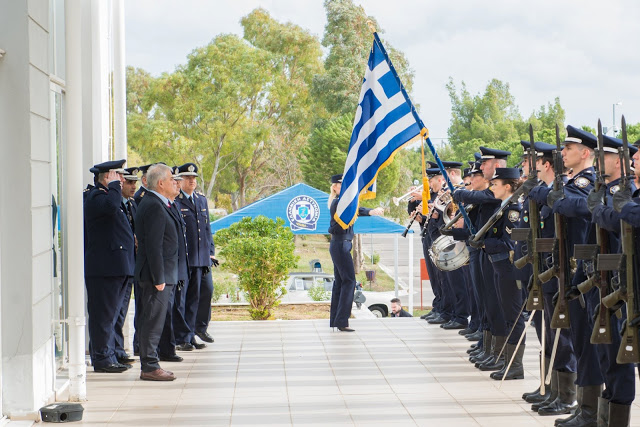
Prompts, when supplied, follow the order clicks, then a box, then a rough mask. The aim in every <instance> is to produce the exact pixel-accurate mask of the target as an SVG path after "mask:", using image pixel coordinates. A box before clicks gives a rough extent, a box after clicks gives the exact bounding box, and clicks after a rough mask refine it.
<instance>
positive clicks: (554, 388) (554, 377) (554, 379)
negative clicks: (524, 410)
mask: <svg viewBox="0 0 640 427" xmlns="http://www.w3.org/2000/svg"><path fill="white" fill-rule="evenodd" d="M549 388H550V389H551V392H550V393H549V397H547V399H546V400H543V401H542V402H538V403H534V404H533V405H531V410H532V411H533V412H538V410H539V409H540V408H542V407H544V406H547V405H548V404H550V403H551V402H553V401H554V400H556V397H558V371H556V370H555V369H554V370H553V371H551V382H550V383H549Z"/></svg>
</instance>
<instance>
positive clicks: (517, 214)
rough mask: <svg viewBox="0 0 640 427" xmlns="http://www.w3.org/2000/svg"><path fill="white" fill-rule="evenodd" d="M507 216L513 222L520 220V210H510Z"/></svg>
mask: <svg viewBox="0 0 640 427" xmlns="http://www.w3.org/2000/svg"><path fill="white" fill-rule="evenodd" d="M507 218H509V221H511V222H518V220H519V219H520V212H518V211H513V210H512V211H509V214H508V215H507Z"/></svg>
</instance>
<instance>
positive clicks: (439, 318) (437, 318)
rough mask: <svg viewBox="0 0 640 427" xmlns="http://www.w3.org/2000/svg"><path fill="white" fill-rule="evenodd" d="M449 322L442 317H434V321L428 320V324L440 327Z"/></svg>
mask: <svg viewBox="0 0 640 427" xmlns="http://www.w3.org/2000/svg"><path fill="white" fill-rule="evenodd" d="M447 322H448V320H447V319H443V318H442V317H440V316H437V317H434V318H432V319H429V320H427V323H430V324H432V325H440V324H442V323H447Z"/></svg>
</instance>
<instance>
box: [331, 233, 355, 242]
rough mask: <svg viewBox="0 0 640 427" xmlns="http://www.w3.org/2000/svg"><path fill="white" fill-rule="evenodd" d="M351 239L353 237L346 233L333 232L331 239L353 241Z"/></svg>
mask: <svg viewBox="0 0 640 427" xmlns="http://www.w3.org/2000/svg"><path fill="white" fill-rule="evenodd" d="M351 239H353V237H347V236H346V235H339V234H332V235H331V240H335V241H337V242H341V241H345V240H346V241H349V242H350V241H351Z"/></svg>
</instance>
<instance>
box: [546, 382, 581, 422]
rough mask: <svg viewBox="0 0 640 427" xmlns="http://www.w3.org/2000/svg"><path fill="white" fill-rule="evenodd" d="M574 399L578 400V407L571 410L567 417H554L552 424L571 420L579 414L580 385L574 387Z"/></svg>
mask: <svg viewBox="0 0 640 427" xmlns="http://www.w3.org/2000/svg"><path fill="white" fill-rule="evenodd" d="M576 400H577V402H578V407H577V408H576V410H575V411H573V413H572V414H571V415H570V416H568V417H565V418H556V420H555V421H554V424H553V425H554V426H557V425H558V424H562V423H566V422H568V421H571V420H572V419H574V418H575V417H577V416H578V415H580V405H581V404H582V387H576Z"/></svg>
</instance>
